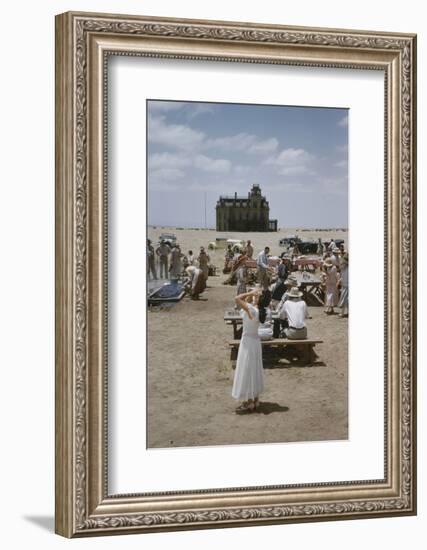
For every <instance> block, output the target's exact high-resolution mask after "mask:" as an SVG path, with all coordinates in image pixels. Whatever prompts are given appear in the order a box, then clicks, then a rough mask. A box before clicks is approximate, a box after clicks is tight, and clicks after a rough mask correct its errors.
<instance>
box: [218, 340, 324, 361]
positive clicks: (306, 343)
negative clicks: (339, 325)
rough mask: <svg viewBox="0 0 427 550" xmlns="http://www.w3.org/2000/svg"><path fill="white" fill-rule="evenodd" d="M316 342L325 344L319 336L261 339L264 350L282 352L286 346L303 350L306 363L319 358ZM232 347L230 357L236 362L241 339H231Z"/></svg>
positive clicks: (302, 356)
mask: <svg viewBox="0 0 427 550" xmlns="http://www.w3.org/2000/svg"><path fill="white" fill-rule="evenodd" d="M316 344H323V340H320V339H318V338H307V339H304V340H290V339H288V338H272V339H271V340H261V346H262V348H263V350H264V349H265V348H268V349H273V350H275V351H277V352H279V353H280V352H281V351H283V350H285V349H286V348H289V347H292V348H295V349H296V350H299V351H300V352H301V359H302V360H303V362H304V363H306V364H308V363H314V361H315V360H316V359H317V354H316V352H315V351H314V347H315V345H316ZM228 345H229V347H230V348H231V353H230V359H231V361H232V362H233V367H234V366H235V365H234V362H235V361H236V359H237V352H238V350H239V345H240V340H231V341H230V342H228Z"/></svg>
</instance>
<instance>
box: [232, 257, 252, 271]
mask: <svg viewBox="0 0 427 550" xmlns="http://www.w3.org/2000/svg"><path fill="white" fill-rule="evenodd" d="M246 260H248V257H247V256H246V255H245V254H241V255H240V256H239V257H238V258H237V260H236V261H235V262H234V265H233V271H236V269H238V268H239V267H240V266H241V265H242V264H243V263H245V262H246Z"/></svg>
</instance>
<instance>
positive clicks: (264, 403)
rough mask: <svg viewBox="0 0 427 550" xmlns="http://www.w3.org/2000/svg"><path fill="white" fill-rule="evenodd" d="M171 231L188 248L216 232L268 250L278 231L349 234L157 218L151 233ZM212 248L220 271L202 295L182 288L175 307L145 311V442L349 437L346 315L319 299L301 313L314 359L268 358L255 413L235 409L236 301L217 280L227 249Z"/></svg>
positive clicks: (177, 443) (275, 244)
mask: <svg viewBox="0 0 427 550" xmlns="http://www.w3.org/2000/svg"><path fill="white" fill-rule="evenodd" d="M167 231H170V232H173V233H174V234H175V235H176V236H177V239H178V242H179V243H180V245H181V248H182V250H183V251H184V252H187V250H188V249H192V250H193V251H194V252H196V251H197V250H198V249H199V247H200V246H202V245H203V246H205V247H207V245H208V243H209V242H210V241H214V240H215V238H216V236H220V237H227V238H244V239H251V240H252V242H253V244H254V248H255V253H257V252H258V251H259V250H261V249H262V248H263V247H264V246H265V245H268V246H270V248H271V253H272V254H278V253H280V252H281V251H282V250H283V249H281V248H280V247H279V244H278V243H279V239H280V238H281V237H282V236H284V235H288V234H298V235H301V236H303V237H309V238H310V237H313V238H318V237H321V238H322V239H329V238H331V237H336V238H342V239H344V240H345V242H346V243H347V232H346V231H337V230H334V231H302V230H296V229H286V230H281V231H279V232H277V233H244V234H242V233H240V234H236V233H227V234H224V233H217V232H216V231H213V230H206V229H203V230H202V229H201V230H190V229H184V230H178V229H171V228H168V229H167V228H162V227H157V228H149V230H148V238H150V239H152V240H153V242H157V241H158V237H159V235H160V234H161V233H162V232H167ZM210 256H211V261H212V262H213V263H214V264H215V265H216V266H217V267H218V268H220V269H218V273H219V275H218V276H216V277H210V278H209V280H208V288H207V289H206V291H205V292H204V294H203V295H202V297H201V298H202V299H201V300H199V301H192V300H190V299H189V298H188V297H185V298H184V299H183V300H182V301H181V302H179V303H178V304H176V305H174V306H173V307H167V308H158V307H154V308H151V309H150V310H149V312H148V367H147V368H148V427H147V428H148V429H147V432H148V436H147V437H148V441H147V445H148V447H151V448H153V447H156V448H162V447H187V446H194V445H204V446H207V445H227V444H240V443H247V444H249V443H267V442H291V441H320V440H341V439H347V437H348V409H347V405H348V376H347V370H348V369H347V353H348V332H347V330H348V323H347V319H343V318H339V317H338V316H337V315H333V316H327V315H325V313H324V312H323V308H322V307H316V306H312V307H310V308H309V311H310V315H311V319H308V321H307V327H308V334H309V337H317V338H320V339H322V340H324V343H323V344H319V345H317V346H316V353H317V354H318V359H317V360H316V362H315V363H314V364H312V365H309V366H304V365H303V364H301V363H299V362H297V363H292V364H291V363H289V362H288V361H287V360H285V359H282V360H280V361H278V360H276V359H272V360H271V359H269V360H265V361H264V373H265V390H264V393H263V394H262V395H261V407H260V410H259V412H257V413H252V414H249V415H243V416H241V415H237V414H235V412H234V410H235V407H236V404H237V403H236V401H235V400H234V399H233V398H232V397H231V387H232V382H233V375H234V370H233V369H232V365H231V361H230V351H229V348H228V346H227V342H228V341H229V340H230V339H231V338H232V328H231V327H230V326H228V325H226V324H225V323H224V321H223V315H224V310H225V309H227V308H230V307H232V306H233V304H234V302H233V300H234V296H235V293H236V287H235V286H228V285H223V284H222V283H223V281H224V279H225V278H226V277H227V276H226V275H223V274H222V266H223V257H224V251H223V250H218V251H214V252H212V253H210Z"/></svg>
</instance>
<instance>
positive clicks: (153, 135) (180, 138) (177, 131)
mask: <svg viewBox="0 0 427 550" xmlns="http://www.w3.org/2000/svg"><path fill="white" fill-rule="evenodd" d="M204 139H205V134H204V133H203V132H199V131H198V130H193V129H192V128H190V126H186V125H185V124H167V123H166V122H165V119H164V117H163V116H159V117H157V116H156V117H149V121H148V140H149V143H156V144H159V145H164V146H168V147H173V148H175V149H184V150H194V149H195V148H199V147H200V145H201V144H202V143H203V140H204Z"/></svg>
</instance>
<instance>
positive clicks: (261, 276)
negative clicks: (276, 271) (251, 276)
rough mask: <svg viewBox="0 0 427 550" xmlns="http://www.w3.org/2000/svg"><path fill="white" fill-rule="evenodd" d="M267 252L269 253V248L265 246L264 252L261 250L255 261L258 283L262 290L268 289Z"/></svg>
mask: <svg viewBox="0 0 427 550" xmlns="http://www.w3.org/2000/svg"><path fill="white" fill-rule="evenodd" d="M269 252H270V248H269V247H268V246H266V247H265V248H264V250H262V251H261V252H260V253H259V254H258V258H257V261H256V264H257V266H258V282H259V284H260V285H261V287H262V288H263V289H264V290H267V289H268V283H269V280H268V271H269V267H268V253H269Z"/></svg>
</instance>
